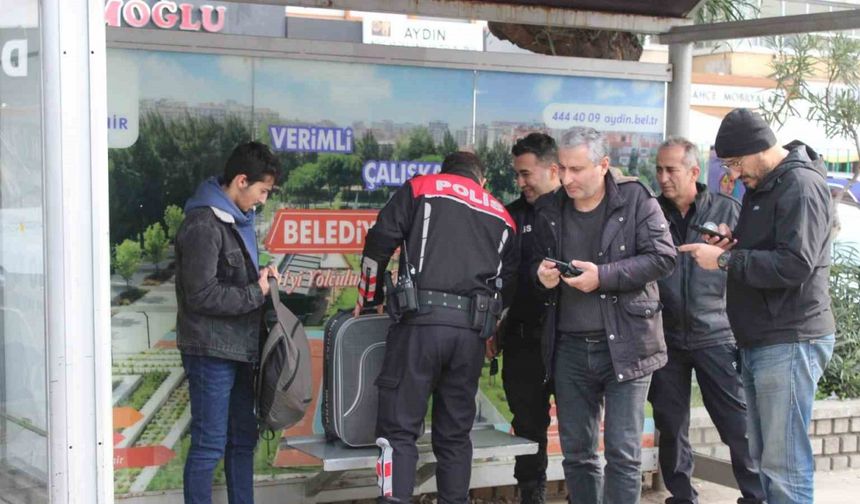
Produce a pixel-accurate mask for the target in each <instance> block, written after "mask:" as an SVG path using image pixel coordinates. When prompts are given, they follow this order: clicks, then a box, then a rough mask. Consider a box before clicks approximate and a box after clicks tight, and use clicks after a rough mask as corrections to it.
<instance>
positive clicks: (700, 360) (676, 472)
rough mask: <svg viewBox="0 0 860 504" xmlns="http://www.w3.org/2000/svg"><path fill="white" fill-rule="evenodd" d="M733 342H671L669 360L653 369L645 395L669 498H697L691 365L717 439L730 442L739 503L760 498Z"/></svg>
mask: <svg viewBox="0 0 860 504" xmlns="http://www.w3.org/2000/svg"><path fill="white" fill-rule="evenodd" d="M738 360H739V359H738V349H737V347H736V346H735V344H734V343H725V344H720V345H714V346H710V347H706V348H699V349H696V350H679V349H674V348H669V362H668V363H667V364H666V366H665V367H663V368H661V369H658V370H657V371H655V372H654V375H653V377H652V378H651V390H649V392H648V398H649V400H650V401H651V404H652V405H653V406H654V424H655V425H656V427H657V430H659V431H660V441H659V448H660V449H659V452H658V453H659V459H660V472H661V473H662V475H663V481H664V482H665V483H666V489H667V490H669V492H670V493H671V494H672V497H671V498H670V499H667V500H666V503H667V504H695V503H698V502H699V501H698V493H697V492H696V489H695V488H694V487H693V484H692V477H693V450H692V447H691V446H690V437H689V434H690V383H691V380H692V373H693V370H695V371H696V380H697V381H698V383H699V387H700V388H701V390H702V399H703V401H704V403H705V408H707V410H708V414H709V415H710V417H711V420H713V422H714V425H715V426H716V428H717V431H718V432H719V433H720V439H721V440H722V441H723V443H725V444H726V445H728V447H729V453H730V455H731V461H732V470H733V472H734V475H735V481H737V484H738V488H739V489H740V491H741V495H742V498H741V499H740V500H738V503H739V504H757V503H761V502H764V491H763V490H762V488H761V479H760V478H759V474H758V471H757V470H756V464H755V463H754V462H753V460H752V457H750V451H749V441H748V440H747V405H746V399H745V398H744V389H743V384H742V383H741V375H740V370H739V368H738V367H737V362H738Z"/></svg>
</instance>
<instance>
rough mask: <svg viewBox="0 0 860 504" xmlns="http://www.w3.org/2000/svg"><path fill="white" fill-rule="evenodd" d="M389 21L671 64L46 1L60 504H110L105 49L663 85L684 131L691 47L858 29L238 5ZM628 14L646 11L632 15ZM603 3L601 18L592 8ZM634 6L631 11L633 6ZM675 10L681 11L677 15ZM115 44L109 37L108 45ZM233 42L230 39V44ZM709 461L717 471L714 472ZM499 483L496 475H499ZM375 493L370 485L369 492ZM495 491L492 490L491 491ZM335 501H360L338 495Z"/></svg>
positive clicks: (504, 7) (320, 0)
mask: <svg viewBox="0 0 860 504" xmlns="http://www.w3.org/2000/svg"><path fill="white" fill-rule="evenodd" d="M234 1H237V3H258V4H259V3H265V4H273V5H284V6H286V5H293V6H304V7H323V8H332V9H358V10H362V11H378V12H394V13H402V14H410V15H416V16H428V17H443V18H456V19H483V20H488V21H499V22H516V23H526V24H538V25H546V26H566V27H581V28H592V29H593V28H598V29H614V30H623V31H631V32H636V33H643V34H654V35H658V38H659V40H660V41H661V42H664V43H668V44H669V59H670V65H669V66H666V65H656V66H648V65H646V64H642V63H638V62H610V61H605V60H600V61H595V60H583V59H578V58H554V57H542V56H528V55H526V56H516V55H498V56H497V55H493V54H488V53H484V54H480V55H478V54H472V55H465V54H461V53H457V52H456V51H451V52H447V51H438V50H429V49H428V50H422V49H406V48H377V47H369V46H361V45H357V44H348V45H343V44H341V45H337V44H335V43H325V42H314V43H312V44H311V43H307V42H299V41H291V40H271V41H269V40H266V41H260V40H258V41H250V40H244V39H243V38H242V37H221V38H219V37H217V36H212V35H205V34H198V35H191V34H181V33H176V32H161V31H157V32H155V31H154V33H148V34H146V35H143V34H142V32H140V33H138V34H131V33H127V32H124V33H123V34H117V33H113V32H112V31H111V32H110V33H108V31H107V30H106V29H105V23H104V0H88V1H83V0H78V1H69V0H41V2H40V5H41V11H40V25H41V27H42V40H41V47H40V49H39V50H40V51H41V55H42V93H43V145H44V158H43V159H44V163H45V166H44V177H45V180H46V181H50V183H46V184H45V193H44V208H45V209H46V210H45V216H44V219H45V222H44V229H45V237H46V238H45V240H46V249H45V254H44V260H45V278H46V296H45V303H46V312H47V315H46V317H47V320H46V327H47V336H46V339H47V348H48V355H47V358H46V361H47V362H46V364H47V375H48V376H47V383H48V394H47V395H48V407H49V425H48V431H49V439H48V450H49V454H48V464H49V471H48V474H49V478H50V481H49V483H48V486H47V488H48V495H47V498H48V500H49V501H50V502H54V503H58V504H59V503H82V504H93V503H99V504H109V503H111V502H113V501H114V495H113V471H112V442H111V438H112V428H111V426H112V423H111V355H110V349H111V331H110V316H109V313H110V310H109V305H110V295H109V268H108V265H109V264H110V258H109V247H110V244H109V226H108V219H109V212H108V183H107V182H108V181H107V173H108V160H107V124H106V122H105V120H104V118H105V117H106V115H107V102H106V79H105V75H106V71H105V65H106V47H108V46H111V47H132V46H147V47H151V48H153V49H161V50H179V49H177V46H178V45H184V46H185V47H184V48H183V49H182V50H186V51H201V52H212V51H213V50H217V51H220V52H225V53H243V52H245V53H247V54H257V55H259V54H270V55H272V56H275V57H299V58H314V57H318V56H319V55H320V54H321V53H320V51H322V52H323V53H325V54H326V55H327V56H326V58H327V59H332V60H353V61H355V58H357V59H358V60H361V59H365V60H367V58H369V59H370V60H373V61H376V62H386V61H387V62H390V63H392V64H411V65H434V66H436V65H439V64H443V66H451V67H457V68H467V67H470V68H474V67H481V66H484V67H486V68H493V69H500V70H507V71H518V70H517V68H519V71H532V72H542V73H558V74H565V75H598V74H599V75H604V76H606V75H609V76H611V75H612V74H613V72H616V73H615V75H618V76H625V77H626V78H640V79H652V80H663V81H668V82H669V88H668V97H667V104H668V106H667V121H666V124H667V134H673V135H674V134H685V133H687V131H688V130H689V127H690V125H689V124H688V114H687V111H688V109H689V100H690V87H691V74H692V45H693V42H695V41H698V40H719V39H733V38H744V37H752V36H763V35H778V34H786V33H802V32H814V31H823V30H826V31H833V30H845V29H856V28H860V9H857V10H851V11H842V12H839V13H824V14H812V15H806V16H791V17H784V18H778V19H759V20H752V21H742V22H732V23H719V24H713V25H699V26H692V23H691V21H690V19H689V18H688V17H682V16H689V15H690V13H691V12H692V11H693V10H694V9H695V8H697V7H698V6H699V4H700V2H696V1H688V2H672V3H671V4H670V3H669V2H643V1H635V0H617V1H609V0H606V1H602V2H596V1H594V0H592V1H587V0H582V1H578V0H574V1H561V0H543V1H541V0H521V1H514V0H471V1H467V0H234ZM649 4H670V7H673V8H674V9H677V5H678V4H687V5H688V6H689V9H687V11H686V12H684V13H683V14H681V15H680V16H679V15H677V14H675V15H661V12H660V11H657V12H654V11H647V10H643V9H642V6H643V5H649ZM631 6H638V8H636V9H633V8H632V7H631ZM595 7H599V8H600V10H596V9H595ZM625 9H626V10H625ZM668 12H675V11H674V10H672V11H668ZM108 36H109V40H110V42H109V43H108V42H107V40H106V38H107V37H108ZM228 39H229V40H228ZM698 462H699V464H698V469H699V470H704V471H707V472H708V475H709V476H710V478H709V479H717V478H716V477H714V476H715V475H718V474H723V476H721V477H719V479H720V480H721V482H726V483H732V481H733V478H732V477H731V472H730V471H725V470H724V469H725V464H721V463H716V462H714V461H710V460H708V459H700V460H698ZM711 462H714V463H713V464H711ZM498 469H499V467H498V466H497V465H493V463H490V464H488V465H486V466H480V467H479V468H477V469H476V471H475V477H476V478H478V480H481V478H489V477H493V476H492V475H493V474H494V473H497V472H498ZM493 481H496V480H493ZM284 483H285V482H284V481H278V480H276V481H272V482H264V483H260V484H259V485H258V487H257V496H258V498H259V499H260V502H283V501H284V499H285V497H286V496H285V495H284V493H283V488H284ZM371 485H372V483H371ZM485 486H489V485H485ZM330 497H331V498H330V499H326V500H338V499H351V498H355V494H354V492H352V491H350V490H333V493H332V494H330ZM180 501H181V498H180V497H176V498H163V499H162V498H155V499H153V498H150V497H140V498H130V499H127V500H126V502H128V503H129V504H131V503H137V502H180Z"/></svg>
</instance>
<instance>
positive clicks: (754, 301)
mask: <svg viewBox="0 0 860 504" xmlns="http://www.w3.org/2000/svg"><path fill="white" fill-rule="evenodd" d="M786 148H788V149H790V152H789V154H788V156H786V158H785V159H784V160H783V161H782V162H781V163H780V164H779V165H778V166H777V167H776V168H774V169H773V171H771V172H770V173H769V174H767V175H766V176H765V177H764V179H763V180H762V181H761V182H760V183H759V185H758V187H756V188H755V189H754V190H747V193H746V194H745V195H744V200H743V205H742V207H741V213H740V217H739V219H738V225H737V227H736V228H735V230H734V237H735V238H736V239H737V240H738V243H737V245H736V246H735V247H734V249H733V250H732V252H731V257H730V259H729V264H728V284H727V292H726V308H727V311H728V315H729V320H730V322H731V325H732V329H733V330H734V334H735V339H736V340H737V342H738V346H740V347H744V348H751V347H761V346H767V345H775V344H779V343H794V342H798V341H803V340H808V339H813V338H818V337H821V336H826V335H829V334H833V333H835V331H836V327H835V323H834V320H833V313H832V312H831V311H830V292H829V282H830V228H831V225H832V219H833V215H832V212H833V210H832V205H831V198H830V189H829V188H828V187H827V181H826V172H825V170H824V167H823V164H822V163H820V162H819V159H818V154H816V153H815V151H813V150H812V149H811V148H809V147H807V146H806V145H804V144H802V143H799V142H797V143H792V144H789V145H787V146H786Z"/></svg>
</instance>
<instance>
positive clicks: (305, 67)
mask: <svg viewBox="0 0 860 504" xmlns="http://www.w3.org/2000/svg"><path fill="white" fill-rule="evenodd" d="M116 51H121V54H122V55H123V56H124V57H128V58H132V59H134V60H135V61H137V64H138V65H139V69H140V71H139V75H140V93H141V98H168V99H173V100H178V101H184V102H187V103H189V104H196V103H207V102H215V103H218V102H224V101H226V100H227V99H232V100H234V101H236V102H239V103H244V104H247V105H249V106H250V104H251V101H252V97H253V100H254V104H255V106H256V107H264V108H269V109H272V110H275V111H277V112H278V113H279V114H280V115H281V116H282V117H283V118H285V119H300V120H302V121H303V122H308V123H314V122H318V121H321V120H327V121H332V122H334V123H336V124H339V125H342V126H349V125H350V124H351V123H353V122H355V121H364V122H365V123H366V124H369V123H371V122H373V121H379V120H391V121H394V122H395V123H408V122H411V123H416V124H427V123H428V122H430V121H437V120H438V121H444V122H447V123H448V124H449V126H450V127H451V128H452V129H457V128H463V127H467V126H469V125H470V124H471V118H472V97H473V86H474V85H475V83H476V82H477V114H478V123H489V122H492V121H517V122H523V123H531V122H540V121H541V120H542V113H543V110H544V108H546V106H547V105H549V104H550V103H574V104H589V105H606V106H616V107H618V106H622V107H623V106H637V107H654V108H662V107H663V104H664V95H665V84H664V83H662V82H647V81H627V80H620V79H599V78H591V77H563V76H553V75H535V74H518V73H507V72H487V71H481V72H478V74H477V80H476V77H475V72H473V71H471V70H459V69H443V68H425V67H409V66H397V65H380V64H371V63H341V62H323V61H309V60H286V59H274V58H250V57H243V56H223V55H209V54H191V53H173V52H149V51H135V50H116ZM252 73H253V77H252ZM165 76H168V78H165ZM109 88H110V86H109Z"/></svg>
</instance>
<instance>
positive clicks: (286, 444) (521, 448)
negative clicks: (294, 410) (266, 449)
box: [281, 424, 538, 497]
mask: <svg viewBox="0 0 860 504" xmlns="http://www.w3.org/2000/svg"><path fill="white" fill-rule="evenodd" d="M470 437H471V439H472V459H473V460H487V459H495V458H508V457H515V456H517V455H530V454H534V453H537V449H538V446H537V443H535V442H534V441H529V440H528V439H524V438H521V437H517V436H514V435H512V434H508V433H507V432H503V431H500V430H497V429H496V428H495V427H494V426H493V425H490V424H477V425H475V426H474V427H473V428H472V432H471V434H470ZM281 447H282V448H293V449H296V450H299V451H301V452H303V453H306V454H308V455H311V456H313V457H316V458H318V459H320V460H321V461H322V469H321V470H320V472H319V473H318V474H316V475H315V476H312V477H311V478H310V479H308V480H307V481H306V484H305V496H306V497H314V496H316V495H317V494H319V493H320V492H322V491H324V490H326V489H329V488H333V487H335V486H337V482H338V481H339V480H340V479H341V477H342V476H343V475H344V474H345V473H347V472H348V471H354V470H360V469H374V468H375V467H376V459H377V457H378V456H379V449H378V448H376V447H375V446H372V447H367V448H351V447H349V446H346V445H345V444H343V443H342V442H341V441H339V440H335V441H327V440H326V439H325V436H324V435H314V436H305V437H296V438H285V439H284V440H282V441H281ZM435 472H436V457H435V456H434V455H433V449H432V446H431V444H430V431H427V432H425V433H424V435H423V436H421V438H420V439H419V440H418V466H417V474H416V477H415V487H416V488H417V487H419V486H421V485H422V484H423V483H424V482H426V481H427V480H429V479H430V478H432V477H433V476H434V474H435Z"/></svg>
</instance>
